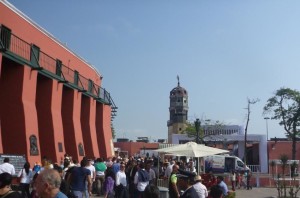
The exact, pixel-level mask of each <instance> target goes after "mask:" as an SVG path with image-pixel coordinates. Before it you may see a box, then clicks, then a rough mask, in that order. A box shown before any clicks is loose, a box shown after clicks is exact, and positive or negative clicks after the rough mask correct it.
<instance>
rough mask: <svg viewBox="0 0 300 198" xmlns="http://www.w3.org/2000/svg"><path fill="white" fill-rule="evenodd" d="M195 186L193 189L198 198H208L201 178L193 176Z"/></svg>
mask: <svg viewBox="0 0 300 198" xmlns="http://www.w3.org/2000/svg"><path fill="white" fill-rule="evenodd" d="M194 181H195V184H194V185H193V187H194V188H195V190H196V192H197V194H198V198H206V197H208V192H207V188H206V186H204V185H203V184H202V183H201V181H202V178H201V176H200V175H197V176H195V179H194Z"/></svg>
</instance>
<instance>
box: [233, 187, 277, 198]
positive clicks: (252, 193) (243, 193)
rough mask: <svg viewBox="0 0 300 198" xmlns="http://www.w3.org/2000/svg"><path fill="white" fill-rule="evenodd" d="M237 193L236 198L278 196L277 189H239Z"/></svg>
mask: <svg viewBox="0 0 300 198" xmlns="http://www.w3.org/2000/svg"><path fill="white" fill-rule="evenodd" d="M235 192H236V196H235V197H237V198H240V197H241V198H243V197H245V198H247V197H253V198H273V197H274V198H275V197H277V196H278V193H277V190H276V188H252V190H246V189H237V190H236V191H235Z"/></svg>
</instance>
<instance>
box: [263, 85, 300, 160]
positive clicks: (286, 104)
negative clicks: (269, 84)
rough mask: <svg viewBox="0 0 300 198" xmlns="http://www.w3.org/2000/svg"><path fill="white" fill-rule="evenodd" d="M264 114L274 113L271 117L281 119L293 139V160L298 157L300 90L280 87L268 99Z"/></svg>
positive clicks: (280, 123)
mask: <svg viewBox="0 0 300 198" xmlns="http://www.w3.org/2000/svg"><path fill="white" fill-rule="evenodd" d="M264 114H270V115H272V117H271V119H275V120H279V125H281V126H283V128H284V130H285V132H286V134H285V135H286V136H287V137H288V138H289V139H291V140H292V160H295V159H296V143H297V137H299V134H300V133H299V129H298V128H297V127H299V125H300V92H299V91H297V90H292V89H290V88H280V89H278V90H277V91H276V92H275V95H274V96H273V97H271V98H269V99H268V101H267V104H266V105H265V107H264Z"/></svg>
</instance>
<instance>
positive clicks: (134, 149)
mask: <svg viewBox="0 0 300 198" xmlns="http://www.w3.org/2000/svg"><path fill="white" fill-rule="evenodd" d="M158 145H159V144H158V143H144V142H115V143H114V146H115V147H117V148H120V149H121V151H128V156H133V155H134V154H139V153H140V150H143V149H144V148H145V149H158Z"/></svg>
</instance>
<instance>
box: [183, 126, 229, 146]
mask: <svg viewBox="0 0 300 198" xmlns="http://www.w3.org/2000/svg"><path fill="white" fill-rule="evenodd" d="M202 122H203V121H202ZM202 122H200V127H199V140H200V142H201V143H204V144H205V140H204V138H206V137H208V136H211V135H214V134H205V133H204V130H205V129H207V130H209V129H214V130H218V129H221V128H223V127H224V124H223V123H222V122H220V121H218V120H217V121H215V122H213V121H211V120H205V121H204V126H205V129H204V126H203V125H201V123H202ZM184 132H185V133H186V134H187V136H188V137H190V138H193V139H194V141H196V139H197V131H196V126H195V122H194V121H187V122H186V128H185V131H184Z"/></svg>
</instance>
